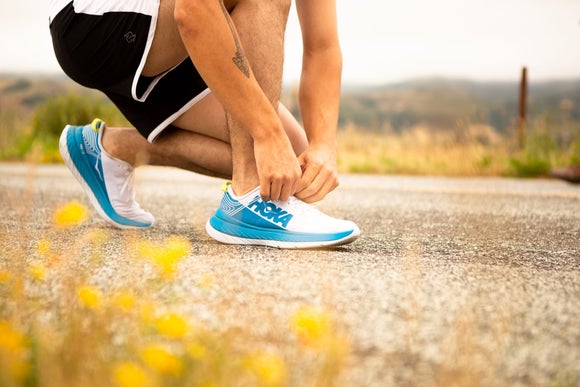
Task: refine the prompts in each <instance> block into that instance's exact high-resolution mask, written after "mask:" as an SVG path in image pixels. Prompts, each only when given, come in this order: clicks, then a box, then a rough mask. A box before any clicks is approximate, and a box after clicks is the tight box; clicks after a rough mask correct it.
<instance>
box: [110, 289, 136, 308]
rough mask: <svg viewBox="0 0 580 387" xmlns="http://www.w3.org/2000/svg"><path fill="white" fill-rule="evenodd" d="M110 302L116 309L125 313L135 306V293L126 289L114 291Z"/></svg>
mask: <svg viewBox="0 0 580 387" xmlns="http://www.w3.org/2000/svg"><path fill="white" fill-rule="evenodd" d="M111 303H112V305H113V306H114V307H116V308H117V309H119V310H121V311H123V312H125V313H127V312H130V311H131V310H132V309H133V308H134V307H135V295H134V294H133V293H132V292H131V291H128V290H125V291H121V292H118V293H115V294H114V295H113V297H112V299H111Z"/></svg>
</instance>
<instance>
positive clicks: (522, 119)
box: [518, 67, 528, 148]
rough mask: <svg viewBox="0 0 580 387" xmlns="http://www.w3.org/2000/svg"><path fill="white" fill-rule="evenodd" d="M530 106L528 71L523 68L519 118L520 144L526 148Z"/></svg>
mask: <svg viewBox="0 0 580 387" xmlns="http://www.w3.org/2000/svg"><path fill="white" fill-rule="evenodd" d="M527 106H528V69H527V68H526V67H523V68H522V78H521V81H520V100H519V116H518V144H519V146H520V148H523V147H524V142H525V135H526V111H527Z"/></svg>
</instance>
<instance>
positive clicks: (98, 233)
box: [85, 229, 109, 246]
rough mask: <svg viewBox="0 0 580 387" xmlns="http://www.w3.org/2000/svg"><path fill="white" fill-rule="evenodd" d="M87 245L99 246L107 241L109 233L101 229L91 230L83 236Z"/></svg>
mask: <svg viewBox="0 0 580 387" xmlns="http://www.w3.org/2000/svg"><path fill="white" fill-rule="evenodd" d="M85 237H86V238H87V240H88V242H89V243H92V244H93V245H96V246H99V245H102V244H103V243H105V242H106V241H107V240H108V239H109V233H108V232H107V231H106V230H103V229H91V230H89V231H87V233H86V234H85Z"/></svg>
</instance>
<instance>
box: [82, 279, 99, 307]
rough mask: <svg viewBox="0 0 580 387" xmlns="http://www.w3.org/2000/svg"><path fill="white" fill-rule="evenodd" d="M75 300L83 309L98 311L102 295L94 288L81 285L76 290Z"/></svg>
mask: <svg viewBox="0 0 580 387" xmlns="http://www.w3.org/2000/svg"><path fill="white" fill-rule="evenodd" d="M77 298H78V300H79V302H80V303H81V305H82V306H84V307H85V308H88V309H98V308H100V306H101V304H102V301H103V294H102V293H101V291H100V290H99V289H98V288H96V287H94V286H89V285H83V286H80V287H79V288H78V289H77Z"/></svg>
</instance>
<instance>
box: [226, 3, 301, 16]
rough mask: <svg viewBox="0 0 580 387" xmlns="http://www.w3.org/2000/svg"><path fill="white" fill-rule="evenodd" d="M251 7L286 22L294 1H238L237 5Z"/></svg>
mask: <svg viewBox="0 0 580 387" xmlns="http://www.w3.org/2000/svg"><path fill="white" fill-rule="evenodd" d="M242 4H243V5H249V6H252V7H257V8H258V9H263V10H265V11H268V14H269V17H272V18H281V19H282V20H286V19H287V18H288V14H289V13H290V7H291V5H292V0H268V1H264V0H237V1H236V5H242Z"/></svg>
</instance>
